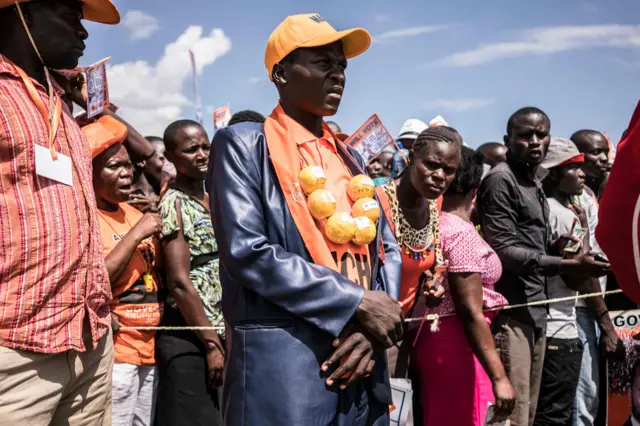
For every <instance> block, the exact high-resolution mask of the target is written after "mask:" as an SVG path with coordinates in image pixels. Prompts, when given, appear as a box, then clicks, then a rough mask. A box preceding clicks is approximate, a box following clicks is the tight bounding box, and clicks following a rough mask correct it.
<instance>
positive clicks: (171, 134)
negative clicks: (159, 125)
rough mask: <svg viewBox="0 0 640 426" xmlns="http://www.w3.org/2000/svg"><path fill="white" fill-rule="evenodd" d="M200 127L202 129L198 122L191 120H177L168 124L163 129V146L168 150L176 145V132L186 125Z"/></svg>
mask: <svg viewBox="0 0 640 426" xmlns="http://www.w3.org/2000/svg"><path fill="white" fill-rule="evenodd" d="M192 126H194V127H200V128H201V129H204V128H203V127H202V126H201V125H200V123H198V122H197V121H193V120H178V121H174V122H173V123H171V124H169V126H167V128H166V129H165V131H164V136H163V137H162V139H163V140H164V146H165V147H166V149H167V150H168V151H171V150H173V148H175V146H176V138H177V137H178V132H179V131H180V130H182V129H186V128H187V127H192Z"/></svg>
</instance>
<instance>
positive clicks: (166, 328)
mask: <svg viewBox="0 0 640 426" xmlns="http://www.w3.org/2000/svg"><path fill="white" fill-rule="evenodd" d="M618 293H622V290H619V289H618V290H609V291H603V292H599V293H588V294H579V295H577V296H567V297H557V298H555V299H548V300H540V301H537V302H530V303H521V304H519V305H500V306H495V307H493V308H488V309H483V312H495V311H506V310H510V309H517V308H526V307H529V306H541V305H549V304H551V303H560V302H568V301H571V300H580V299H589V298H591V297H597V296H602V297H604V296H606V295H609V294H618ZM455 315H456V313H455V312H450V313H448V314H442V315H438V314H428V315H426V316H424V317H419V318H407V319H405V320H404V321H405V322H414V321H437V320H439V319H440V318H445V317H452V316H455ZM120 329H121V330H141V331H152V330H156V331H186V330H191V331H199V330H224V327H213V326H211V327H197V326H193V327H192V326H183V327H171V326H157V327H151V326H148V327H147V326H140V327H128V326H121V327H120Z"/></svg>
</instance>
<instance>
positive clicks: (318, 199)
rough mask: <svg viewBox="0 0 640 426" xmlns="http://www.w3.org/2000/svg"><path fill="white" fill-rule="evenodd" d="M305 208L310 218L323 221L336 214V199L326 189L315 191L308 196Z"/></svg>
mask: <svg viewBox="0 0 640 426" xmlns="http://www.w3.org/2000/svg"><path fill="white" fill-rule="evenodd" d="M307 207H308V208H309V212H310V213H311V216H313V217H315V218H316V219H325V218H327V217H329V216H331V215H332V214H334V213H335V212H336V198H335V197H334V196H333V194H332V193H331V192H330V191H327V190H326V189H316V190H315V191H313V192H312V193H311V194H309V197H308V198H307Z"/></svg>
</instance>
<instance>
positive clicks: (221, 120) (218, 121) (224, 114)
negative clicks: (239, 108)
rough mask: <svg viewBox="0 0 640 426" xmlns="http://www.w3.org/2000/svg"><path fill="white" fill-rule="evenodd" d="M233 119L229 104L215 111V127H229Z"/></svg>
mask: <svg viewBox="0 0 640 426" xmlns="http://www.w3.org/2000/svg"><path fill="white" fill-rule="evenodd" d="M229 120H231V109H230V108H229V104H227V105H225V106H223V107H220V108H218V109H216V110H215V111H213V128H214V129H216V130H218V129H222V128H223V127H227V125H228V124H229Z"/></svg>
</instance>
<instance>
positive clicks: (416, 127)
mask: <svg viewBox="0 0 640 426" xmlns="http://www.w3.org/2000/svg"><path fill="white" fill-rule="evenodd" d="M428 128H429V126H427V124H426V123H425V122H424V121H421V120H417V119H415V118H410V119H408V120H407V121H405V122H404V124H403V125H402V128H401V129H400V134H399V135H398V137H397V139H417V138H418V135H419V134H420V133H422V132H423V131H424V130H426V129H428Z"/></svg>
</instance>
